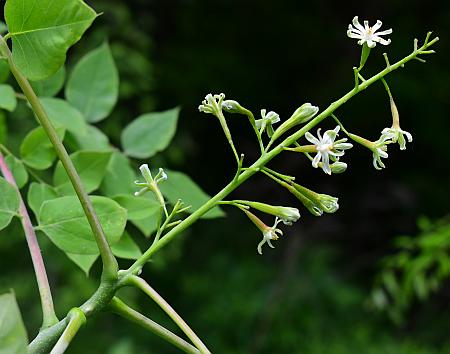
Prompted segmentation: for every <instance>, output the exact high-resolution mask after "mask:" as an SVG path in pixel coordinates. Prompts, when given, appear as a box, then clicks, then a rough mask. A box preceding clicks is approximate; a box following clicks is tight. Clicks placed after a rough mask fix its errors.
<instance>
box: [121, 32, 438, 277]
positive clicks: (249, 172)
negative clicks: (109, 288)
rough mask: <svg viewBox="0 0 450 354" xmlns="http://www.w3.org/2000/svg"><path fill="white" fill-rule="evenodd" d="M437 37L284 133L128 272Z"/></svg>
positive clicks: (137, 267)
mask: <svg viewBox="0 0 450 354" xmlns="http://www.w3.org/2000/svg"><path fill="white" fill-rule="evenodd" d="M438 40H439V39H438V38H435V39H433V40H432V41H430V42H428V41H426V42H425V44H424V45H423V46H422V47H420V48H419V49H418V50H415V51H413V52H412V53H411V54H409V55H408V56H406V57H404V58H403V59H401V60H399V61H398V62H396V63H395V64H392V65H390V66H389V67H386V68H385V69H384V70H381V71H380V72H379V73H377V74H376V75H374V76H372V77H371V78H370V79H368V80H366V81H364V82H363V83H361V84H360V85H358V86H356V87H354V88H353V89H352V90H350V91H349V92H347V93H346V94H345V95H344V96H342V97H341V98H340V99H338V100H336V101H334V102H333V103H331V104H330V105H329V106H328V107H327V108H326V109H325V110H324V111H322V113H320V114H319V115H317V116H316V117H315V118H314V119H312V120H311V121H309V122H308V123H307V124H305V125H304V126H303V127H302V128H301V129H299V130H298V131H297V132H295V133H294V134H292V135H290V136H288V137H287V138H286V139H285V140H284V141H282V142H281V143H279V144H278V145H277V146H276V147H274V148H273V149H272V150H270V151H268V152H267V153H265V154H264V155H262V156H261V157H260V158H259V159H258V160H256V161H255V162H254V163H253V164H252V165H251V166H250V167H248V168H247V169H245V171H244V172H242V173H241V174H240V175H239V176H238V177H237V178H235V179H233V181H231V182H230V183H229V184H228V185H226V186H225V187H224V188H223V189H222V190H221V191H220V192H219V193H217V194H216V195H215V196H214V197H212V198H211V199H210V200H209V201H208V202H206V203H205V204H203V206H201V207H200V208H199V209H197V210H196V211H195V212H194V213H192V214H191V215H190V216H189V217H187V218H186V219H185V220H184V221H183V222H182V223H181V224H179V225H177V226H176V227H174V228H173V229H172V230H170V231H169V232H168V233H167V234H166V235H165V236H164V237H163V238H162V239H161V240H159V242H158V243H157V244H156V245H154V246H152V247H151V248H150V249H148V250H147V251H146V252H145V253H144V254H143V255H142V256H141V257H140V258H139V259H137V260H136V262H135V263H134V264H133V265H132V266H131V267H130V268H129V269H128V272H129V273H133V274H135V273H136V272H137V271H138V270H139V269H141V268H142V266H143V265H144V264H145V263H146V262H147V261H148V260H149V259H150V258H151V256H152V255H153V254H154V253H156V252H157V251H158V250H160V249H161V248H163V247H164V246H166V245H167V244H168V243H169V242H170V241H172V240H173V239H174V238H175V237H177V235H179V234H180V233H181V232H182V231H184V230H185V229H186V228H188V227H189V226H190V225H192V224H193V223H194V222H196V221H197V220H198V219H199V218H201V217H202V216H203V215H204V214H205V213H206V212H208V211H209V210H210V209H211V208H213V207H215V206H216V205H217V203H218V202H220V201H221V200H222V199H224V198H225V197H226V196H228V195H229V194H230V193H231V192H233V191H234V190H235V189H236V188H237V187H239V186H240V185H241V184H242V183H244V182H245V181H246V180H247V179H249V178H250V177H252V176H253V175H254V174H255V173H256V172H258V171H260V170H261V168H263V167H264V166H265V165H266V164H267V163H269V162H270V161H271V160H272V159H273V158H274V157H276V156H277V155H278V154H280V153H281V152H282V151H283V150H284V148H285V147H288V146H291V145H292V144H294V143H295V142H296V141H297V140H298V139H300V138H301V137H302V136H303V135H305V133H306V132H308V131H309V130H311V129H312V128H314V127H315V126H316V125H317V124H319V123H320V122H321V121H323V120H324V119H325V118H327V117H329V116H330V115H331V114H332V113H333V112H334V111H335V110H336V109H338V108H339V107H340V106H342V105H343V104H344V103H346V102H347V101H348V100H349V99H350V98H352V97H353V96H355V95H357V94H358V93H359V92H361V91H363V90H364V89H366V88H368V87H369V86H370V85H372V84H374V83H375V82H377V81H378V80H380V79H381V78H383V77H384V76H386V75H388V74H389V73H390V72H392V71H394V70H397V69H398V68H400V67H403V66H404V65H405V64H406V63H407V62H409V61H411V60H412V59H415V58H416V56H417V55H419V54H421V51H423V50H424V49H426V48H428V47H430V46H431V45H433V44H434V43H435V42H436V41H438Z"/></svg>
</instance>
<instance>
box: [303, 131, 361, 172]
mask: <svg viewBox="0 0 450 354" xmlns="http://www.w3.org/2000/svg"><path fill="white" fill-rule="evenodd" d="M339 129H340V127H339V126H337V127H336V128H334V130H327V131H326V132H325V133H324V134H323V137H322V135H321V134H320V128H319V129H318V130H317V136H318V138H316V137H314V136H313V135H312V134H311V133H309V132H307V133H306V134H305V138H306V139H307V140H308V141H309V142H310V143H312V144H314V146H315V148H316V151H317V154H316V156H315V157H314V159H313V161H312V166H313V167H314V168H317V167H318V166H319V162H322V169H323V171H324V172H325V173H327V174H329V175H331V167H330V159H331V160H333V161H338V160H339V157H341V156H343V155H344V150H347V149H350V148H352V147H353V145H352V144H350V143H346V141H347V139H346V138H344V139H340V140H338V141H335V139H336V137H337V136H338V132H339Z"/></svg>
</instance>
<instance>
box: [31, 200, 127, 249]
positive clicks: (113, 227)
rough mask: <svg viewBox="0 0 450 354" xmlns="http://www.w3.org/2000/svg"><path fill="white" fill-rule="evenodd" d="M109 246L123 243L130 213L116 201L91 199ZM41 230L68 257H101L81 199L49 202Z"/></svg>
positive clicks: (41, 215) (41, 218) (44, 208)
mask: <svg viewBox="0 0 450 354" xmlns="http://www.w3.org/2000/svg"><path fill="white" fill-rule="evenodd" d="M91 200H92V204H93V205H94V209H95V211H96V213H97V216H98V218H99V220H100V223H101V224H102V227H103V230H104V231H105V235H106V238H107V240H108V242H109V244H113V243H115V242H117V241H119V239H120V237H121V236H122V234H123V231H124V229H125V224H126V222H127V211H126V210H125V209H124V208H122V207H121V206H120V205H119V204H118V203H116V202H115V201H114V200H112V199H108V198H106V197H100V196H92V197H91ZM38 229H39V230H41V231H43V232H45V234H46V235H47V236H48V237H49V238H50V240H51V241H52V242H53V243H54V244H55V245H56V246H57V247H59V248H60V249H61V250H63V251H64V252H68V253H76V254H90V255H95V254H97V253H98V249H97V244H96V242H95V239H94V236H93V234H92V231H91V228H90V226H89V223H88V221H87V219H86V216H85V215H84V212H83V209H82V208H81V204H80V202H79V200H78V198H77V197H75V196H70V197H61V198H56V199H53V200H48V201H46V202H44V203H43V204H42V207H41V209H40V211H39V227H38Z"/></svg>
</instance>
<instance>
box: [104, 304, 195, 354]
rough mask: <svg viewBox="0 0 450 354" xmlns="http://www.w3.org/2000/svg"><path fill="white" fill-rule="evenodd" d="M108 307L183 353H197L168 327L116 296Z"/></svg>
mask: <svg viewBox="0 0 450 354" xmlns="http://www.w3.org/2000/svg"><path fill="white" fill-rule="evenodd" d="M109 307H110V309H111V310H112V312H115V313H116V314H118V315H120V316H122V317H123V318H125V319H127V320H129V321H131V322H134V323H136V324H138V325H139V326H141V327H143V328H145V329H148V330H149V331H150V332H152V333H154V334H156V335H157V336H158V337H160V338H162V339H164V340H165V341H167V342H169V343H171V344H173V345H174V346H175V347H177V348H179V349H181V350H182V351H184V352H185V353H192V354H198V353H200V351H198V350H197V349H196V348H195V347H193V346H192V345H191V344H189V343H188V342H186V341H185V340H184V339H182V338H180V337H178V336H177V335H176V334H174V333H172V332H171V331H169V330H168V329H166V328H164V327H163V326H161V325H159V324H158V323H156V322H154V321H152V320H151V319H149V318H147V317H145V316H144V315H142V314H141V313H139V312H137V311H135V310H133V309H132V308H131V307H129V306H127V305H126V304H125V303H123V302H122V301H121V300H120V299H118V298H117V297H114V298H113V299H112V301H111V304H110V306H109Z"/></svg>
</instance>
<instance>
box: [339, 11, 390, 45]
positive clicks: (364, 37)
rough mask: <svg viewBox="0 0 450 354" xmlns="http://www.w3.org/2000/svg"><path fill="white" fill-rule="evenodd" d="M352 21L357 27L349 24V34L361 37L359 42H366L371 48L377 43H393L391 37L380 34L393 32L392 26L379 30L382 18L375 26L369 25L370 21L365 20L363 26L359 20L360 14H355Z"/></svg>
mask: <svg viewBox="0 0 450 354" xmlns="http://www.w3.org/2000/svg"><path fill="white" fill-rule="evenodd" d="M352 22H353V26H355V27H353V26H352V25H351V24H350V25H348V30H347V36H349V37H350V38H355V39H359V41H358V44H360V45H363V44H364V43H367V46H368V47H369V48H373V47H375V46H376V45H377V43H381V44H383V45H388V44H390V43H391V40H390V39H384V38H381V37H380V36H384V35H387V34H391V33H392V28H390V29H388V30H385V31H381V32H377V30H378V29H379V28H380V27H381V25H382V22H381V21H380V20H378V21H377V23H376V24H375V25H374V26H373V27H369V21H364V27H363V26H362V25H361V24H360V23H359V21H358V16H355V17H354V18H353V21H352Z"/></svg>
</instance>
